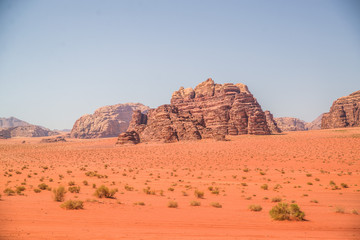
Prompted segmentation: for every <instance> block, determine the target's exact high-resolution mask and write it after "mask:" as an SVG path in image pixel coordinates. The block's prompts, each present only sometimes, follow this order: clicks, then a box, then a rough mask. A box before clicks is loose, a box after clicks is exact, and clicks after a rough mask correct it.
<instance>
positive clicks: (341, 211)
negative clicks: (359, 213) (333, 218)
mask: <svg viewBox="0 0 360 240" xmlns="http://www.w3.org/2000/svg"><path fill="white" fill-rule="evenodd" d="M335 212H336V213H345V209H344V208H342V207H336V208H335Z"/></svg>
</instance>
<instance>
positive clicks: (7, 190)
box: [4, 188, 15, 196]
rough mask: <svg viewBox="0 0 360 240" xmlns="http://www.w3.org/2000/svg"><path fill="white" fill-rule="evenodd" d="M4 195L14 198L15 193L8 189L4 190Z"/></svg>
mask: <svg viewBox="0 0 360 240" xmlns="http://www.w3.org/2000/svg"><path fill="white" fill-rule="evenodd" d="M4 193H5V195H6V196H14V194H15V191H14V190H12V189H11V188H6V189H5V190H4Z"/></svg>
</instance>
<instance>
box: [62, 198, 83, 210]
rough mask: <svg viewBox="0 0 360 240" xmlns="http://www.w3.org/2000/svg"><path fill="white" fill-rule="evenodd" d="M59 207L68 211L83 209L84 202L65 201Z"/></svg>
mask: <svg viewBox="0 0 360 240" xmlns="http://www.w3.org/2000/svg"><path fill="white" fill-rule="evenodd" d="M61 207H62V208H65V209H69V210H78V209H84V202H83V201H79V200H67V201H66V202H64V203H63V204H61Z"/></svg>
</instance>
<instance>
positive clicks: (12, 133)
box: [0, 117, 59, 139]
mask: <svg viewBox="0 0 360 240" xmlns="http://www.w3.org/2000/svg"><path fill="white" fill-rule="evenodd" d="M58 134H59V133H58V132H56V131H51V130H50V129H47V128H45V127H42V126H36V125H33V124H30V123H28V122H25V121H22V120H20V119H17V118H15V117H10V118H0V139H6V138H12V137H45V136H53V135H58Z"/></svg>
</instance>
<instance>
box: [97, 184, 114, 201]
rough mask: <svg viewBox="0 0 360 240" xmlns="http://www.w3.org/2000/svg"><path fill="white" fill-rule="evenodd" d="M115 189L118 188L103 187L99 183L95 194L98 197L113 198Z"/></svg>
mask: <svg viewBox="0 0 360 240" xmlns="http://www.w3.org/2000/svg"><path fill="white" fill-rule="evenodd" d="M117 191H118V190H117V189H116V188H115V189H111V190H109V188H108V187H105V185H101V186H100V187H99V188H98V189H96V191H95V196H96V197H98V198H113V197H114V195H115V193H117Z"/></svg>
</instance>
